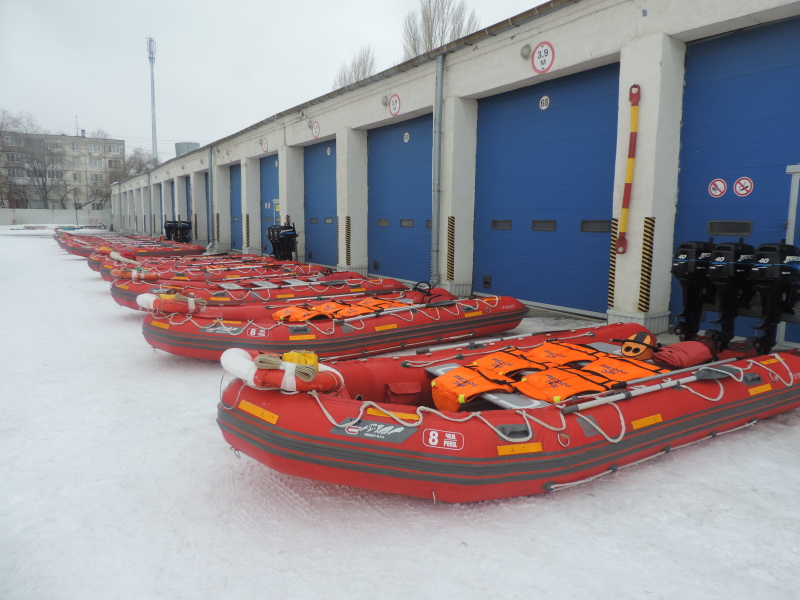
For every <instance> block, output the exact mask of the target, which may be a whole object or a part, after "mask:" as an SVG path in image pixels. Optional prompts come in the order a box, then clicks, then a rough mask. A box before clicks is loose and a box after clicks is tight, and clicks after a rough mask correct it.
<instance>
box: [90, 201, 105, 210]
mask: <svg viewBox="0 0 800 600" xmlns="http://www.w3.org/2000/svg"><path fill="white" fill-rule="evenodd" d="M92 210H103V205H102V204H100V203H99V202H98V203H96V204H92Z"/></svg>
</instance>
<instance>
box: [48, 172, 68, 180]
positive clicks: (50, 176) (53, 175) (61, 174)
mask: <svg viewBox="0 0 800 600" xmlns="http://www.w3.org/2000/svg"><path fill="white" fill-rule="evenodd" d="M47 178H48V179H64V171H52V172H50V173H48V174H47Z"/></svg>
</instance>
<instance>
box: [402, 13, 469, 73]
mask: <svg viewBox="0 0 800 600" xmlns="http://www.w3.org/2000/svg"><path fill="white" fill-rule="evenodd" d="M478 27H480V21H479V20H478V16H477V15H476V14H475V11H474V10H471V11H469V14H467V5H466V4H465V3H464V0H460V1H459V2H457V1H456V0H419V9H418V11H411V12H409V13H408V14H407V15H406V18H405V20H404V21H403V60H409V59H411V58H414V57H415V56H419V55H420V54H424V53H426V52H430V51H431V50H433V49H434V48H439V47H441V46H444V45H445V44H447V43H448V42H452V41H453V40H457V39H458V38H462V37H464V36H465V35H469V34H470V33H473V32H475V31H477V29H478Z"/></svg>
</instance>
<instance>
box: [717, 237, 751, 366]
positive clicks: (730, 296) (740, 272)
mask: <svg viewBox="0 0 800 600" xmlns="http://www.w3.org/2000/svg"><path fill="white" fill-rule="evenodd" d="M755 253H756V249H755V248H754V247H753V246H751V245H750V244H745V243H744V242H743V241H742V240H740V241H739V242H728V243H723V244H717V245H716V246H714V252H713V253H712V255H711V262H710V264H709V266H708V279H709V280H710V281H711V283H712V285H713V286H714V288H715V290H716V294H715V297H716V308H717V309H718V311H719V318H718V319H717V320H716V321H714V324H715V325H719V326H720V329H719V330H716V329H713V330H709V331H706V334H705V335H706V337H708V338H710V339H711V340H713V341H714V342H715V343H716V344H717V351H719V350H724V349H725V348H727V347H728V344H729V343H730V341H731V339H733V324H734V321H735V320H736V315H737V314H738V312H739V309H740V308H744V309H748V308H750V307H752V305H753V297H754V295H755V287H754V285H753V283H752V282H751V281H750V280H749V279H748V276H749V275H750V269H751V268H752V266H753V257H754V255H755Z"/></svg>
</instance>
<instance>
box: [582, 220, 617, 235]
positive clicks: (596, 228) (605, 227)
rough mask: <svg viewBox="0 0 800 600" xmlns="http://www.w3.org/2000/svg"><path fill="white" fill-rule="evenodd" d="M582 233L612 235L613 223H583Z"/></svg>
mask: <svg viewBox="0 0 800 600" xmlns="http://www.w3.org/2000/svg"><path fill="white" fill-rule="evenodd" d="M581 232H582V233H611V221H581Z"/></svg>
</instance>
